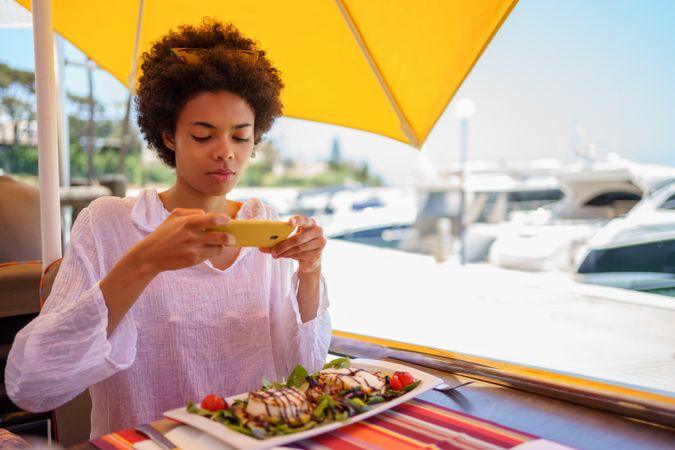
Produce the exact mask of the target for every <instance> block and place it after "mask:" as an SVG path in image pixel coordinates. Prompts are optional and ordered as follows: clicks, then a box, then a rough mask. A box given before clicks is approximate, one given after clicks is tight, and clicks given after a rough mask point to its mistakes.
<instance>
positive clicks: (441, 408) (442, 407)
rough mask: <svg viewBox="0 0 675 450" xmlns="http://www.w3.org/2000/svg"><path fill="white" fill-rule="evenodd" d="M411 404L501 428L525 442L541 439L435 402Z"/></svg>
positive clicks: (418, 401) (412, 401)
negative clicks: (418, 404)
mask: <svg viewBox="0 0 675 450" xmlns="http://www.w3.org/2000/svg"><path fill="white" fill-rule="evenodd" d="M409 403H413V404H417V403H420V404H422V405H425V406H428V407H429V408H433V409H437V410H443V411H447V412H449V413H450V414H453V415H457V416H462V417H466V418H467V419H470V420H474V421H478V422H481V423H483V424H488V425H492V426H493V427H495V428H499V429H500V430H502V431H505V432H509V433H512V434H515V435H518V436H519V437H522V438H523V439H524V441H523V442H528V441H531V440H533V439H539V438H540V437H539V436H537V435H534V434H530V433H525V432H524V431H520V430H518V429H515V428H511V427H507V426H506V425H502V424H500V423H498V422H492V421H490V420H486V419H481V418H479V417H476V416H472V415H471V414H466V413H463V412H460V411H455V410H454V409H450V408H446V407H445V406H440V405H437V404H435V403H433V402H430V401H428V400H422V399H421V398H416V399H413V400H411V401H410V402H409Z"/></svg>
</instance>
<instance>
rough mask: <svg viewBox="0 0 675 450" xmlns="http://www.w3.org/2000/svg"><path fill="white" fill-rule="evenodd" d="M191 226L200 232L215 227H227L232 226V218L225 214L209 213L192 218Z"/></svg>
mask: <svg viewBox="0 0 675 450" xmlns="http://www.w3.org/2000/svg"><path fill="white" fill-rule="evenodd" d="M189 221H190V226H191V227H192V228H195V229H198V230H206V229H209V228H215V227H226V226H228V225H229V224H230V216H228V215H227V214H224V213H208V214H204V215H201V216H195V217H194V218H190V219H189Z"/></svg>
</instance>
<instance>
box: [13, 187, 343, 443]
mask: <svg viewBox="0 0 675 450" xmlns="http://www.w3.org/2000/svg"><path fill="white" fill-rule="evenodd" d="M168 215H169V212H168V211H167V210H166V209H164V206H163V204H162V202H161V200H160V199H159V196H158V195H157V192H156V191H154V190H146V191H143V192H142V193H141V194H140V195H139V197H138V198H125V199H120V198H116V197H105V198H100V199H98V200H96V201H94V202H92V203H91V205H90V206H89V207H88V208H85V209H84V210H83V211H82V212H81V213H80V215H79V216H78V218H77V221H76V222H75V225H74V227H73V230H72V236H71V243H70V246H69V247H68V249H67V250H66V253H65V256H64V258H63V261H62V263H61V267H60V269H59V273H58V275H57V277H56V280H55V282H54V286H53V289H52V291H51V294H50V296H49V298H48V299H47V301H46V304H45V306H44V308H43V310H42V312H41V313H40V315H39V316H38V317H37V318H35V319H34V320H33V321H32V322H31V323H29V324H28V325H27V326H26V327H25V328H24V329H23V330H21V331H20V332H19V333H18V334H17V336H16V338H15V340H14V344H13V346H12V349H11V351H10V354H9V358H8V361H7V368H6V371H5V383H6V388H7V393H8V395H9V397H10V398H11V399H12V400H13V401H14V402H15V403H16V404H17V405H19V406H20V407H22V408H24V409H27V410H31V411H46V410H50V409H53V408H56V407H57V406H59V405H62V404H64V403H66V402H67V401H69V400H70V399H72V398H74V397H75V396H77V395H78V394H79V393H81V392H82V391H84V390H85V389H87V388H89V391H90V394H91V398H92V404H93V408H92V415H91V423H92V430H91V434H92V436H100V435H102V434H105V433H108V432H112V431H116V430H120V429H123V428H127V427H130V426H133V425H135V424H139V423H146V422H149V421H153V420H156V419H159V418H160V417H161V416H162V412H163V411H166V410H169V409H173V408H177V407H180V406H181V405H185V404H186V402H187V401H188V400H195V401H199V400H201V398H202V397H203V396H204V395H206V394H209V393H214V394H219V395H223V396H228V395H233V394H238V393H242V392H246V391H249V390H253V389H256V388H259V387H260V385H261V382H262V379H263V377H267V378H268V379H270V380H279V379H281V378H283V377H286V376H287V375H288V374H289V373H290V371H291V370H292V369H293V367H294V366H295V365H296V364H298V363H299V364H302V365H304V366H305V367H307V369H308V370H309V371H314V370H317V369H319V368H320V367H321V365H322V363H323V362H324V361H325V359H326V354H327V352H328V346H329V344H330V338H331V325H330V318H329V315H328V311H327V308H328V299H327V295H326V287H325V282H324V280H323V278H322V281H321V289H320V303H319V311H318V315H317V317H316V318H315V319H313V320H310V321H308V322H305V323H302V320H301V318H300V313H299V310H298V303H297V299H296V289H297V283H298V278H297V273H293V265H294V262H293V261H292V260H290V259H277V260H275V259H273V258H272V257H271V256H270V255H267V254H263V253H261V252H259V251H258V250H257V249H255V248H242V249H241V252H240V254H239V257H238V258H237V259H236V261H235V262H234V263H233V264H232V266H230V267H229V268H228V269H226V270H219V269H217V268H215V267H213V265H212V264H211V263H210V262H209V261H208V260H207V261H205V262H203V263H201V264H197V265H196V266H193V267H190V268H187V269H181V270H176V271H167V272H163V273H161V274H159V275H158V276H157V277H156V278H155V279H154V280H153V281H152V282H151V283H150V284H149V285H148V286H147V288H146V289H145V291H144V292H143V293H142V294H141V296H140V297H139V298H138V300H137V301H136V303H135V304H134V305H133V307H132V308H131V309H130V310H129V312H128V313H127V314H126V315H125V316H124V317H123V319H122V320H121V322H120V324H119V325H118V326H117V328H115V330H114V331H113V333H111V335H110V337H108V336H107V333H106V328H107V323H108V317H107V315H108V311H107V307H106V304H105V301H104V299H103V294H102V293H101V289H100V288H99V281H100V280H101V279H102V278H103V277H105V275H106V274H107V273H108V272H109V271H110V270H111V268H112V267H113V266H114V264H115V263H116V262H117V261H118V260H119V259H120V258H121V257H122V255H123V254H124V253H125V252H126V251H127V250H128V249H129V248H130V247H131V246H132V245H133V244H135V243H136V242H137V241H139V240H140V239H142V238H144V237H145V236H147V235H148V234H149V233H150V232H152V231H153V230H155V229H156V228H157V226H158V225H159V224H160V223H161V222H162V221H163V220H164V219H165V218H166V217H167V216H168ZM238 217H239V218H245V219H272V220H274V219H278V215H277V213H276V212H275V211H274V210H273V209H272V208H270V207H267V206H265V205H263V204H262V202H260V201H259V200H257V199H250V200H248V201H246V202H245V203H244V205H243V206H242V207H241V209H240V211H239V214H238Z"/></svg>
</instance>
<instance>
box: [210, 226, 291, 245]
mask: <svg viewBox="0 0 675 450" xmlns="http://www.w3.org/2000/svg"><path fill="white" fill-rule="evenodd" d="M294 229H295V227H293V226H292V225H290V224H289V223H288V222H281V221H276V220H232V221H230V224H229V225H228V226H226V227H214V228H209V229H207V230H206V231H214V232H226V233H230V234H231V235H232V236H234V238H235V239H236V244H235V245H236V246H237V247H258V248H261V247H262V248H265V247H274V246H275V245H277V244H278V243H279V242H283V241H285V240H286V239H287V238H288V237H289V236H290V234H291V233H292V232H293V230H294Z"/></svg>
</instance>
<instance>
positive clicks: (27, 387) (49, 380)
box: [5, 208, 137, 411]
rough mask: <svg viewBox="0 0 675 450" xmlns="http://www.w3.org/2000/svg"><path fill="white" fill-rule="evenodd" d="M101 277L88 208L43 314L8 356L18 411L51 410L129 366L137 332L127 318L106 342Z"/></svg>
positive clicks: (22, 333) (8, 385)
mask: <svg viewBox="0 0 675 450" xmlns="http://www.w3.org/2000/svg"><path fill="white" fill-rule="evenodd" d="M101 277H102V270H101V266H100V263H99V258H98V252H97V248H96V241H95V239H94V232H93V227H92V219H91V211H90V208H86V209H84V210H83V211H82V212H81V213H80V215H79V216H78V218H77V220H76V222H75V225H74V226H73V230H72V234H71V242H70V245H69V247H68V249H67V250H66V253H65V256H64V258H63V261H62V262H61V266H60V268H59V272H58V274H57V276H56V280H55V282H54V286H53V288H52V292H51V294H50V295H49V298H48V299H47V301H46V303H45V306H44V308H43V309H42V311H41V312H40V315H39V316H38V317H36V318H35V319H34V320H33V321H31V322H30V323H29V324H28V325H26V327H25V328H23V329H22V330H21V331H20V332H19V333H18V334H17V335H16V337H15V339H14V343H13V345H12V349H11V351H10V353H9V356H8V360H7V367H6V369H5V384H6V388H7V394H8V395H9V397H10V398H11V399H12V401H13V402H14V403H16V404H17V405H19V406H20V407H21V408H24V409H26V410H29V411H47V410H50V409H54V408H56V407H58V406H60V405H62V404H64V403H66V402H68V401H69V400H71V399H72V398H74V397H76V396H77V395H78V394H80V393H81V392H82V391H84V390H85V389H87V388H88V387H89V386H91V385H93V384H95V383H98V382H100V381H102V380H104V379H106V378H108V377H110V376H111V375H113V374H115V373H116V372H118V371H120V370H124V369H126V368H128V367H129V366H130V365H131V364H132V363H133V361H134V358H135V356H136V338H137V330H136V328H135V326H134V324H133V320H132V319H131V317H130V314H126V315H125V316H124V318H123V319H122V321H121V322H120V324H119V325H118V326H117V327H116V328H115V330H114V331H113V332H112V333H111V335H110V336H109V337H108V336H107V331H106V329H107V326H108V309H107V306H106V304H105V300H104V298H103V294H102V292H101V289H100V287H99V280H100V279H101Z"/></svg>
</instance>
